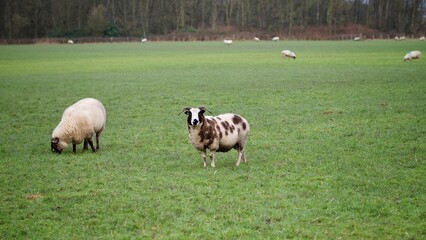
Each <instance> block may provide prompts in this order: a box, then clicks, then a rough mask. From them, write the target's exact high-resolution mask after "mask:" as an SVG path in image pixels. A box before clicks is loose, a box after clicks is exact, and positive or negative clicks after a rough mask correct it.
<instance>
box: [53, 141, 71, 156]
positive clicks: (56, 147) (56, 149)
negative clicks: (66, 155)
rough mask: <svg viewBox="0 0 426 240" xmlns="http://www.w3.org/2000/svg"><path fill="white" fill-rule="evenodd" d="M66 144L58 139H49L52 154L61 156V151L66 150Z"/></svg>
mask: <svg viewBox="0 0 426 240" xmlns="http://www.w3.org/2000/svg"><path fill="white" fill-rule="evenodd" d="M67 146H68V144H66V143H65V142H64V141H61V140H59V138H58V137H54V138H51V139H50V148H51V150H52V152H53V153H57V154H61V152H62V150H64V148H66V147H67Z"/></svg>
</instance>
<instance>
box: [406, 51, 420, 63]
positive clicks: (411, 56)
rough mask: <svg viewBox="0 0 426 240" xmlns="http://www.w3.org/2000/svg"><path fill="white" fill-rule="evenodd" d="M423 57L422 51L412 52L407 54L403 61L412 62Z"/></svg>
mask: <svg viewBox="0 0 426 240" xmlns="http://www.w3.org/2000/svg"><path fill="white" fill-rule="evenodd" d="M421 56H422V53H421V52H420V51H411V52H409V53H407V54H405V56H404V58H403V60H404V62H406V61H411V60H412V59H420V57H421Z"/></svg>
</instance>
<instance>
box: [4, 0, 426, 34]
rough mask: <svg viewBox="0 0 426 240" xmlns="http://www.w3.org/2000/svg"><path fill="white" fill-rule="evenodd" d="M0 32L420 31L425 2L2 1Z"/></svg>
mask: <svg viewBox="0 0 426 240" xmlns="http://www.w3.org/2000/svg"><path fill="white" fill-rule="evenodd" d="M0 15H1V16H0V19H1V20H0V37H1V38H4V39H18V38H46V37H51V38H55V37H84V36H103V37H123V36H124V37H129V36H133V37H135V36H137V37H149V36H153V35H157V36H158V35H165V34H170V33H174V32H185V33H197V32H213V33H214V32H216V33H220V32H223V31H235V32H268V33H272V32H275V33H282V34H287V35H289V36H291V35H292V34H293V33H294V32H295V31H296V29H298V30H299V31H300V29H301V28H302V29H312V28H322V29H325V31H328V32H329V33H336V31H339V29H341V27H342V26H347V25H356V26H360V25H361V26H364V27H366V28H369V29H374V30H377V31H379V32H383V33H391V34H399V35H401V34H423V33H424V31H425V23H426V0H0Z"/></svg>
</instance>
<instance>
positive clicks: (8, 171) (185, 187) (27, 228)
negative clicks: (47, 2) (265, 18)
mask: <svg viewBox="0 0 426 240" xmlns="http://www.w3.org/2000/svg"><path fill="white" fill-rule="evenodd" d="M283 49H291V50H293V51H295V52H296V54H297V59H296V60H290V59H282V58H281V57H280V52H281V50H283ZM410 50H420V51H422V52H423V53H426V45H425V43H424V42H420V41H414V40H413V41H405V42H394V41H363V42H353V41H290V42H287V41H281V42H278V43H273V42H260V43H255V42H235V43H234V45H232V46H225V45H224V44H223V43H222V42H173V43H171V42H159V43H155V42H152V43H147V44H140V43H123V44H82V45H78V44H75V45H20V46H0V98H1V101H0V111H1V117H0V129H1V131H0V156H1V158H0V239H44V238H45V239H87V238H96V239H134V238H149V239H292V238H295V239H425V238H426V77H425V76H426V59H421V60H420V61H414V62H410V63H405V62H403V61H402V57H403V56H404V54H405V53H406V52H407V51H410ZM85 97H94V98H97V99H99V100H101V101H102V102H103V103H104V105H105V107H106V109H107V127H106V130H105V131H104V133H103V135H102V137H101V149H100V151H99V152H97V153H92V152H91V151H86V152H83V151H82V145H79V146H78V151H77V153H76V154H73V153H72V147H70V146H69V147H68V148H67V149H66V150H65V151H64V152H63V153H62V154H61V155H56V154H53V153H51V151H50V135H51V133H52V131H53V129H54V128H55V127H56V125H57V124H58V123H59V121H60V118H61V115H62V113H63V111H64V109H65V108H66V107H67V106H69V105H71V104H72V103H74V102H76V101H77V100H79V99H81V98H85ZM186 106H207V107H208V108H209V109H210V110H211V111H212V112H213V113H214V114H220V113H225V112H234V113H238V114H241V115H242V116H243V117H245V118H246V119H247V120H248V121H249V122H250V124H251V133H250V136H249V138H248V143H247V145H246V156H247V158H248V163H247V164H241V165H240V166H239V167H235V166H234V165H235V162H236V158H237V153H236V151H235V150H233V151H231V152H228V153H218V154H216V168H210V167H209V168H203V163H202V160H201V154H200V153H199V152H197V151H196V150H195V149H194V148H193V147H192V145H191V144H190V143H189V140H188V136H187V127H186V116H183V115H180V116H178V113H179V112H180V111H181V110H182V108H183V107H186Z"/></svg>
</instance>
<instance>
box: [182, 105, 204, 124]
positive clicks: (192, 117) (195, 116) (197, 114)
mask: <svg viewBox="0 0 426 240" xmlns="http://www.w3.org/2000/svg"><path fill="white" fill-rule="evenodd" d="M204 112H205V111H204V110H203V109H200V108H191V109H189V110H188V111H186V112H185V114H186V115H188V119H187V121H188V124H189V125H191V126H197V125H198V124H200V123H201V122H202V119H203V118H204Z"/></svg>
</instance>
